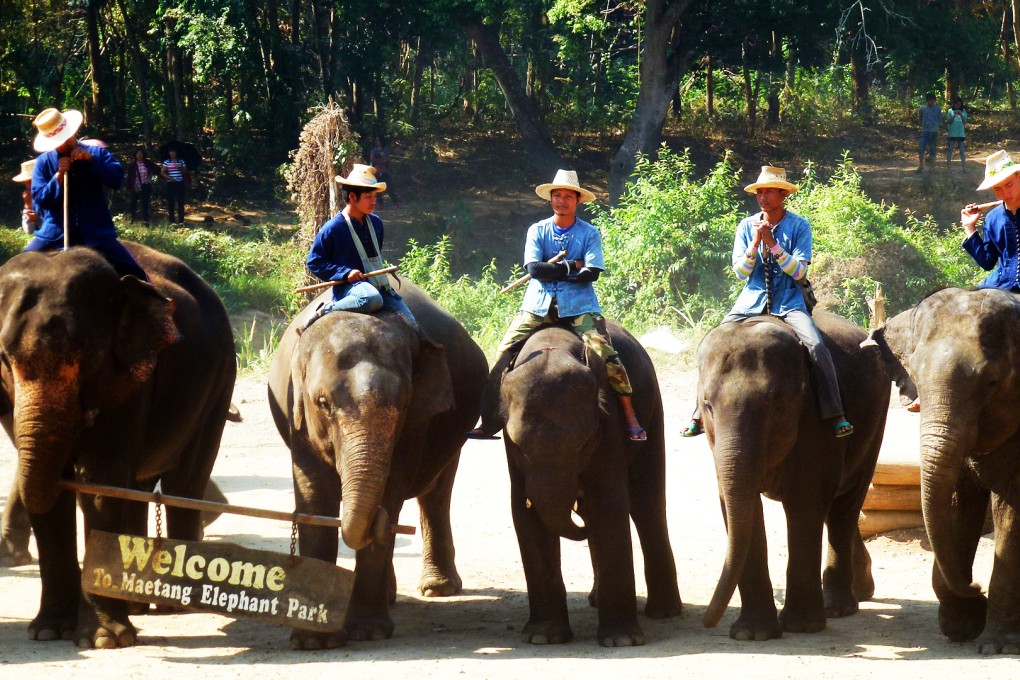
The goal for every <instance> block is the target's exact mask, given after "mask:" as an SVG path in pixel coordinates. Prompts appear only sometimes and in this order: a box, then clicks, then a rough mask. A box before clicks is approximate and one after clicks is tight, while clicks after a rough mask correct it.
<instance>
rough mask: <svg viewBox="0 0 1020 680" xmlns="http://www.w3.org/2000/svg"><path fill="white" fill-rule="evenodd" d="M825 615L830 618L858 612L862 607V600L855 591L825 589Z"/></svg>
mask: <svg viewBox="0 0 1020 680" xmlns="http://www.w3.org/2000/svg"><path fill="white" fill-rule="evenodd" d="M824 599H825V616H826V618H829V619H838V618H841V617H844V616H850V615H851V614H856V613H857V611H858V610H859V609H860V602H858V601H857V598H856V597H854V594H853V593H848V592H845V591H844V592H836V591H828V590H827V591H825V594H824Z"/></svg>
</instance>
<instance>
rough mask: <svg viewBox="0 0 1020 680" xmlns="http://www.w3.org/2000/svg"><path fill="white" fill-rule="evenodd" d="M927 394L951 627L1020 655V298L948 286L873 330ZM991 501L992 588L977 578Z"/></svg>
mask: <svg viewBox="0 0 1020 680" xmlns="http://www.w3.org/2000/svg"><path fill="white" fill-rule="evenodd" d="M866 344H868V345H878V347H879V348H880V350H881V353H882V356H883V358H884V360H885V361H886V362H887V363H888V364H889V372H890V373H891V374H897V375H900V376H901V380H902V379H903V378H904V377H905V378H906V380H904V382H907V384H908V385H910V387H912V388H913V389H914V391H915V393H916V394H917V395H919V396H920V403H921V413H920V421H921V422H920V437H921V439H920V444H921V506H922V510H923V514H924V526H925V530H926V531H927V533H928V540H929V542H930V543H931V549H932V553H933V554H934V557H935V563H934V567H933V569H932V585H933V587H934V590H935V594H936V596H937V597H938V600H939V614H938V621H939V628H940V630H941V631H942V633H943V634H944V635H946V636H947V637H948V638H949V639H950V640H953V641H957V642H962V641H969V640H977V644H978V650H979V651H980V652H981V653H983V654H999V653H1003V654H1020V615H1018V612H1020V543H1018V541H1020V522H1018V521H1017V518H1016V515H1017V511H1018V509H1020V297H1018V296H1017V295H1016V294H1014V293H1009V292H1005V291H1001V290H997V289H979V290H963V289H960V288H946V289H943V290H940V291H938V292H936V293H934V294H932V295H930V296H928V297H926V298H925V299H924V300H922V301H921V302H920V303H919V304H918V305H917V306H916V307H914V308H912V309H909V310H907V311H905V312H902V313H900V314H898V315H896V316H895V317H893V318H891V319H889V321H888V322H887V323H886V324H885V325H884V326H883V327H881V328H879V329H877V330H875V331H873V332H872V333H871V334H870V336H869V339H868V340H867V341H866ZM989 500H990V501H991V517H992V521H993V523H994V527H995V560H994V564H993V566H992V574H991V579H990V581H989V584H988V594H987V596H985V595H984V594H982V592H981V588H980V587H979V586H978V585H977V584H975V583H974V582H973V578H972V568H973V563H974V555H975V552H976V550H977V544H978V541H979V539H980V538H981V534H982V533H983V532H984V529H983V526H984V524H985V519H986V516H987V514H988V508H989Z"/></svg>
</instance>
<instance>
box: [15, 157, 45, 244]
mask: <svg viewBox="0 0 1020 680" xmlns="http://www.w3.org/2000/svg"><path fill="white" fill-rule="evenodd" d="M33 169H35V159H32V160H30V161H25V162H24V163H22V164H21V172H19V173H18V174H17V175H15V176H14V177H12V178H11V179H13V180H14V181H15V182H18V183H20V184H21V185H22V187H21V203H22V206H21V230H22V231H24V232H25V233H26V234H31V233H32V232H34V231H35V230H36V228H37V227H38V226H39V213H38V211H37V210H36V209H35V202H34V201H33V200H32V170H33Z"/></svg>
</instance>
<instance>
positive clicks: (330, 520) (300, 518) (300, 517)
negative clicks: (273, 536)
mask: <svg viewBox="0 0 1020 680" xmlns="http://www.w3.org/2000/svg"><path fill="white" fill-rule="evenodd" d="M57 485H58V486H59V487H60V488H62V489H67V490H68V491H76V492H78V493H87V494H92V495H94V496H109V497H110V498H121V499H123V500H127V501H141V502H143V503H156V502H159V503H163V504H164V505H171V506H173V507H176V508H187V509H189V510H207V511H209V512H225V513H228V514H231V515H244V516H246V517H261V518H262V519H278V520H280V521H283V522H300V523H301V524H311V525H313V526H317V527H337V528H340V520H339V519H338V518H336V517H327V516H325V515H305V514H301V513H289V512H282V511H280V510H265V509H263V508H249V507H245V506H243V505H228V504H226V503H216V502H214V501H204V500H198V499H195V498H184V497H183V496H165V495H163V494H159V495H157V494H154V493H149V492H147V491H135V490H133V489H121V488H118V487H116V486H104V485H102V484H88V483H86V482H71V481H67V480H62V481H60V482H59V483H58V484H57ZM392 530H393V533H395V534H408V535H411V536H413V535H414V533H415V531H416V530H415V528H414V527H412V526H407V525H404V524H394V525H393V526H392Z"/></svg>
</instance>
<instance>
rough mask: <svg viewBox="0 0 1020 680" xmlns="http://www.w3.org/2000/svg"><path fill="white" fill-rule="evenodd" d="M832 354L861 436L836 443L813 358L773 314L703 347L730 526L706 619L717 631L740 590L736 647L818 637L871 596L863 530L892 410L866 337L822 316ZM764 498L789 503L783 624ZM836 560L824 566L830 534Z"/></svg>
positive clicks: (711, 427) (713, 337)
mask: <svg viewBox="0 0 1020 680" xmlns="http://www.w3.org/2000/svg"><path fill="white" fill-rule="evenodd" d="M813 316H814V320H815V324H816V325H817V327H818V330H819V332H820V334H821V335H822V338H823V340H824V341H825V344H826V346H827V347H828V349H829V351H830V352H831V354H832V359H833V362H834V364H835V368H836V375H837V378H838V382H839V385H840V391H841V392H842V395H843V406H844V410H845V413H846V417H847V420H849V421H850V422H852V423H853V424H854V434H853V435H852V436H849V437H845V438H836V437H834V435H833V432H832V427H831V426H830V425H828V424H826V423H825V422H824V421H823V420H822V419H821V416H820V412H819V408H818V404H817V398H816V393H815V389H814V386H813V381H812V380H811V376H810V362H809V357H808V354H807V350H806V349H805V348H804V346H803V345H801V344H800V343H799V342H798V340H797V336H796V334H795V333H794V332H793V329H792V328H790V327H789V326H788V325H787V324H785V323H783V322H782V321H780V320H779V319H777V318H775V317H772V316H760V317H753V318H751V319H749V320H747V321H745V322H742V323H732V322H731V323H724V324H722V325H720V326H718V327H717V328H715V329H713V330H712V331H711V332H709V333H708V335H706V336H705V338H704V340H703V341H702V343H701V345H700V346H699V348H698V354H697V360H698V371H699V373H698V395H699V396H698V398H699V400H700V405H701V411H702V416H703V418H704V423H705V430H706V433H707V435H708V442H709V445H710V446H711V448H712V454H713V457H714V459H715V468H716V475H717V478H718V482H719V498H720V504H721V507H722V512H723V519H724V522H725V525H726V531H727V537H728V543H727V552H726V560H725V564H724V566H723V569H722V573H721V575H720V577H719V582H718V584H717V586H716V589H715V592H714V594H713V596H712V599H711V601H710V603H709V605H708V607H707V608H706V610H705V612H704V615H703V617H702V622H703V623H704V625H705V626H706V627H709V628H711V627H714V626H715V625H717V624H718V622H719V620H720V619H721V618H722V616H723V614H724V612H725V609H726V606H727V605H728V603H729V601H730V599H731V598H732V597H733V592H734V588H736V587H739V589H740V602H741V608H740V614H739V616H738V618H737V620H736V621H735V622H734V623H733V624H732V625H731V626H730V630H729V635H730V637H731V638H733V639H736V640H770V639H774V638H779V637H782V634H783V632H784V631H788V632H803V633H813V632H817V631H820V630H822V629H824V628H825V625H826V617H830V618H834V617H841V616H847V615H850V614H853V613H854V612H856V611H857V609H858V604H859V602H860V601H862V600H867V599H869V598H871V596H872V595H874V590H875V584H874V580H873V578H872V575H871V558H870V556H869V555H868V551H867V548H866V547H865V545H864V541H863V540H862V539H861V535H860V531H859V530H858V528H857V521H858V516H859V513H860V510H861V506H862V505H863V503H864V497H865V495H866V494H867V491H868V485H869V483H870V482H871V477H872V475H873V474H874V470H875V464H876V461H877V460H878V453H879V449H880V448H881V444H882V435H883V431H884V427H885V419H886V415H887V412H888V406H889V392H890V389H889V378H888V376H887V374H886V372H885V370H884V368H883V365H882V362H881V360H880V357H879V354H878V352H876V351H874V350H867V349H862V348H861V347H860V346H859V345H860V343H861V341H862V340H864V339H865V338H866V337H867V335H866V333H865V332H864V330H863V329H861V328H859V327H858V326H856V325H854V324H852V323H850V322H849V321H846V320H845V319H842V318H840V317H838V316H836V315H833V314H829V313H827V312H823V311H820V310H816V311H815V312H814V315H813ZM759 494H763V495H765V496H766V497H767V498H770V499H772V500H775V501H779V502H781V503H782V504H783V508H784V511H785V513H786V522H787V537H788V544H789V559H788V562H787V572H786V602H785V605H784V607H783V611H782V614H780V615H779V616H777V613H776V605H775V601H774V599H773V591H772V584H771V581H770V580H769V572H768V555H767V546H766V540H765V525H764V517H763V513H762V504H761V498H760V495H759ZM823 523H824V524H825V525H826V526H827V527H828V555H827V558H826V562H825V569H824V573H823V574H822V576H821V578H819V572H820V571H821V560H822V526H823Z"/></svg>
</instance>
